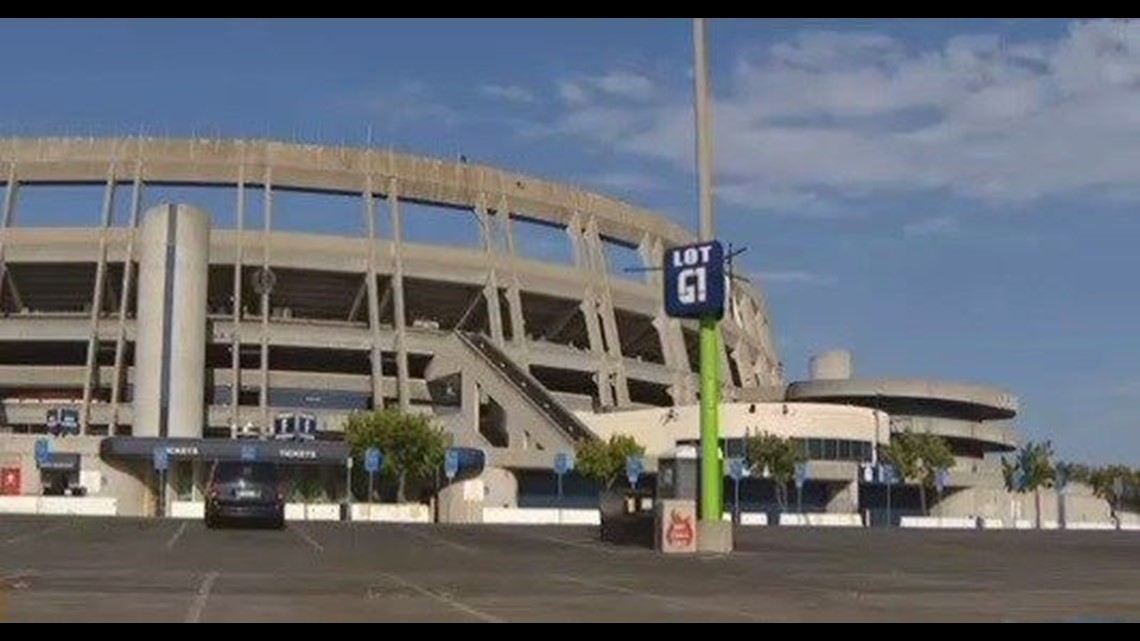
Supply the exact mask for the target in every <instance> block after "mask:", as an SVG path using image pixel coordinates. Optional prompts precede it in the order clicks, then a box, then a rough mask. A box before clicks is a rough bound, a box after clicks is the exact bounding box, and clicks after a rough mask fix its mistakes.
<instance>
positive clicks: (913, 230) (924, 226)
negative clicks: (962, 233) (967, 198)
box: [903, 216, 958, 238]
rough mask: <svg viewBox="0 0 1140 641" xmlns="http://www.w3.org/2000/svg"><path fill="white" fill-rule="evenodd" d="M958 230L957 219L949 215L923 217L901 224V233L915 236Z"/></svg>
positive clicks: (922, 236) (946, 233)
mask: <svg viewBox="0 0 1140 641" xmlns="http://www.w3.org/2000/svg"><path fill="white" fill-rule="evenodd" d="M956 231H958V221H957V220H956V219H955V218H953V217H951V216H935V217H933V218H923V219H921V220H916V221H914V222H912V223H907V224H906V225H904V226H903V234H905V235H906V236H911V237H915V238H925V237H928V236H945V235H948V234H953V233H954V232H956Z"/></svg>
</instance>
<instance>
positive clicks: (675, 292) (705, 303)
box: [665, 241, 724, 319]
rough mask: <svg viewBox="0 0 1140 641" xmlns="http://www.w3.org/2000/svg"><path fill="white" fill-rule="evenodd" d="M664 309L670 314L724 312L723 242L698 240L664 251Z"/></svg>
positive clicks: (706, 315)
mask: <svg viewBox="0 0 1140 641" xmlns="http://www.w3.org/2000/svg"><path fill="white" fill-rule="evenodd" d="M665 312H666V313H667V314H668V315H669V316H671V317H672V318H695V319H700V318H717V319H719V318H720V317H722V316H724V246H723V245H721V244H720V243H719V242H716V241H713V242H711V243H701V244H699V245H688V246H685V247H677V248H674V249H670V250H669V251H668V252H667V253H666V254H665Z"/></svg>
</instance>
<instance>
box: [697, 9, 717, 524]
mask: <svg viewBox="0 0 1140 641" xmlns="http://www.w3.org/2000/svg"><path fill="white" fill-rule="evenodd" d="M693 46H694V49H695V54H696V56H695V57H696V64H695V69H694V71H695V73H694V75H695V77H696V117H697V123H696V125H697V180H698V188H699V198H700V215H701V225H700V230H701V241H703V242H708V241H712V240H715V239H716V230H715V224H714V217H713V185H712V153H713V150H712V112H711V107H710V104H709V70H708V47H707V45H706V38H705V19H704V18H693ZM719 324H720V321H719V319H717V318H710V317H706V318H702V319H701V334H700V335H701V341H700V352H701V356H700V358H701V514H700V517H701V521H704V522H709V523H719V522H720V521H721V520H722V518H723V514H724V501H723V498H724V497H723V496H722V495H723V490H724V488H723V487H722V481H721V479H722V478H723V476H722V473H721V469H720V371H719V370H720V331H719Z"/></svg>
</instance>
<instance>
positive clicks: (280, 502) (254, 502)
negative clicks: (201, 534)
mask: <svg viewBox="0 0 1140 641" xmlns="http://www.w3.org/2000/svg"><path fill="white" fill-rule="evenodd" d="M239 521H240V522H247V523H253V524H260V525H264V526H269V527H273V528H275V529H278V530H280V529H283V528H284V527H285V496H284V492H283V491H282V488H281V474H280V470H278V468H277V466H276V465H274V464H272V463H257V462H232V461H224V462H217V463H214V467H213V469H212V470H211V471H210V485H209V490H208V494H207V496H206V527H208V528H210V529H214V528H217V527H219V526H221V525H226V524H229V523H234V522H239Z"/></svg>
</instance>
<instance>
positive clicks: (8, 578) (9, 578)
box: [0, 570, 35, 590]
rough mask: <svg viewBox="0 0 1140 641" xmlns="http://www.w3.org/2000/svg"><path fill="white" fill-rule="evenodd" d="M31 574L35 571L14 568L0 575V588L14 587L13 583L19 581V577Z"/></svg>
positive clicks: (22, 577)
mask: <svg viewBox="0 0 1140 641" xmlns="http://www.w3.org/2000/svg"><path fill="white" fill-rule="evenodd" d="M33 574H35V572H33V571H31V570H16V571H15V572H11V573H9V574H3V575H0V590H6V589H8V588H15V587H16V586H15V584H17V583H20V580H21V579H27V578H29V577H31V576H32V575H33Z"/></svg>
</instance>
